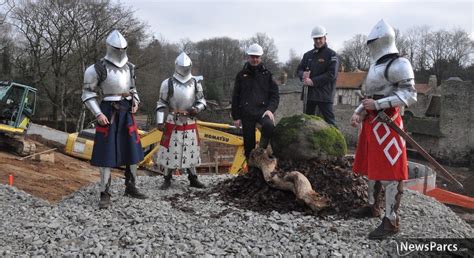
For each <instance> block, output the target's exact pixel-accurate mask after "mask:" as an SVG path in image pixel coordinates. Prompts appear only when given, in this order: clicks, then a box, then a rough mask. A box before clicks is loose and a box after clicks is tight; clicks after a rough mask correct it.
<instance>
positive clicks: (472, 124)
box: [404, 78, 474, 167]
mask: <svg viewBox="0 0 474 258" xmlns="http://www.w3.org/2000/svg"><path fill="white" fill-rule="evenodd" d="M432 80H433V79H432ZM431 84H432V85H434V87H431V88H430V89H429V91H427V93H426V94H423V93H422V92H419V94H418V102H417V103H416V104H415V105H413V106H412V107H410V108H409V109H407V110H406V112H405V117H404V120H405V124H406V129H407V131H408V132H409V133H411V135H412V136H413V138H414V139H415V140H416V141H417V142H418V143H419V144H420V145H421V146H422V147H424V148H425V149H426V150H427V151H428V152H429V153H430V154H431V155H433V156H434V157H435V158H437V159H438V160H440V161H441V162H442V163H445V164H451V165H463V166H469V167H474V113H473V112H474V106H473V105H472V103H473V101H474V84H473V82H472V81H461V80H460V79H459V78H450V79H448V80H446V81H443V82H442V83H441V85H439V86H436V82H431Z"/></svg>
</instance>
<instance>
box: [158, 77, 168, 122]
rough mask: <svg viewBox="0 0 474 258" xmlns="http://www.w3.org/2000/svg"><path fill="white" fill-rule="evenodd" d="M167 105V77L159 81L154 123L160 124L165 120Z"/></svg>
mask: <svg viewBox="0 0 474 258" xmlns="http://www.w3.org/2000/svg"><path fill="white" fill-rule="evenodd" d="M168 107H169V103H168V79H166V80H164V81H163V82H162V83H161V87H160V98H159V99H158V101H157V102H156V110H155V111H156V123H157V124H162V123H164V122H165V110H166V109H167V108H168Z"/></svg>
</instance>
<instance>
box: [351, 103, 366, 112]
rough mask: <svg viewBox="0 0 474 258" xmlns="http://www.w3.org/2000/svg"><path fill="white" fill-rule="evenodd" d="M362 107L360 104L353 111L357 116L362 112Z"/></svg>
mask: <svg viewBox="0 0 474 258" xmlns="http://www.w3.org/2000/svg"><path fill="white" fill-rule="evenodd" d="M364 110H365V109H364V106H363V105H362V104H360V105H359V106H358V107H357V108H356V109H355V110H354V113H357V114H361V113H362V111H364Z"/></svg>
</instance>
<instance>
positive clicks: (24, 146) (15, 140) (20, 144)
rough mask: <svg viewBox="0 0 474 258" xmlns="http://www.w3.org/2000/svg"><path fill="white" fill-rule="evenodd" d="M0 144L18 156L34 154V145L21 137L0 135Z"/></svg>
mask: <svg viewBox="0 0 474 258" xmlns="http://www.w3.org/2000/svg"><path fill="white" fill-rule="evenodd" d="M0 138H1V140H2V142H3V143H4V144H5V145H6V147H8V148H9V149H10V150H11V151H13V152H15V153H16V154H17V155H19V156H22V157H23V156H28V155H31V154H34V153H35V152H36V144H35V143H34V142H32V141H29V140H26V139H25V137H24V136H23V135H21V136H20V135H9V134H0Z"/></svg>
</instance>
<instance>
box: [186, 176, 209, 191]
mask: <svg viewBox="0 0 474 258" xmlns="http://www.w3.org/2000/svg"><path fill="white" fill-rule="evenodd" d="M188 179H189V186H190V187H196V188H206V186H205V185H204V184H203V183H201V182H199V180H198V178H197V175H193V174H191V173H190V174H189V175H188Z"/></svg>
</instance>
